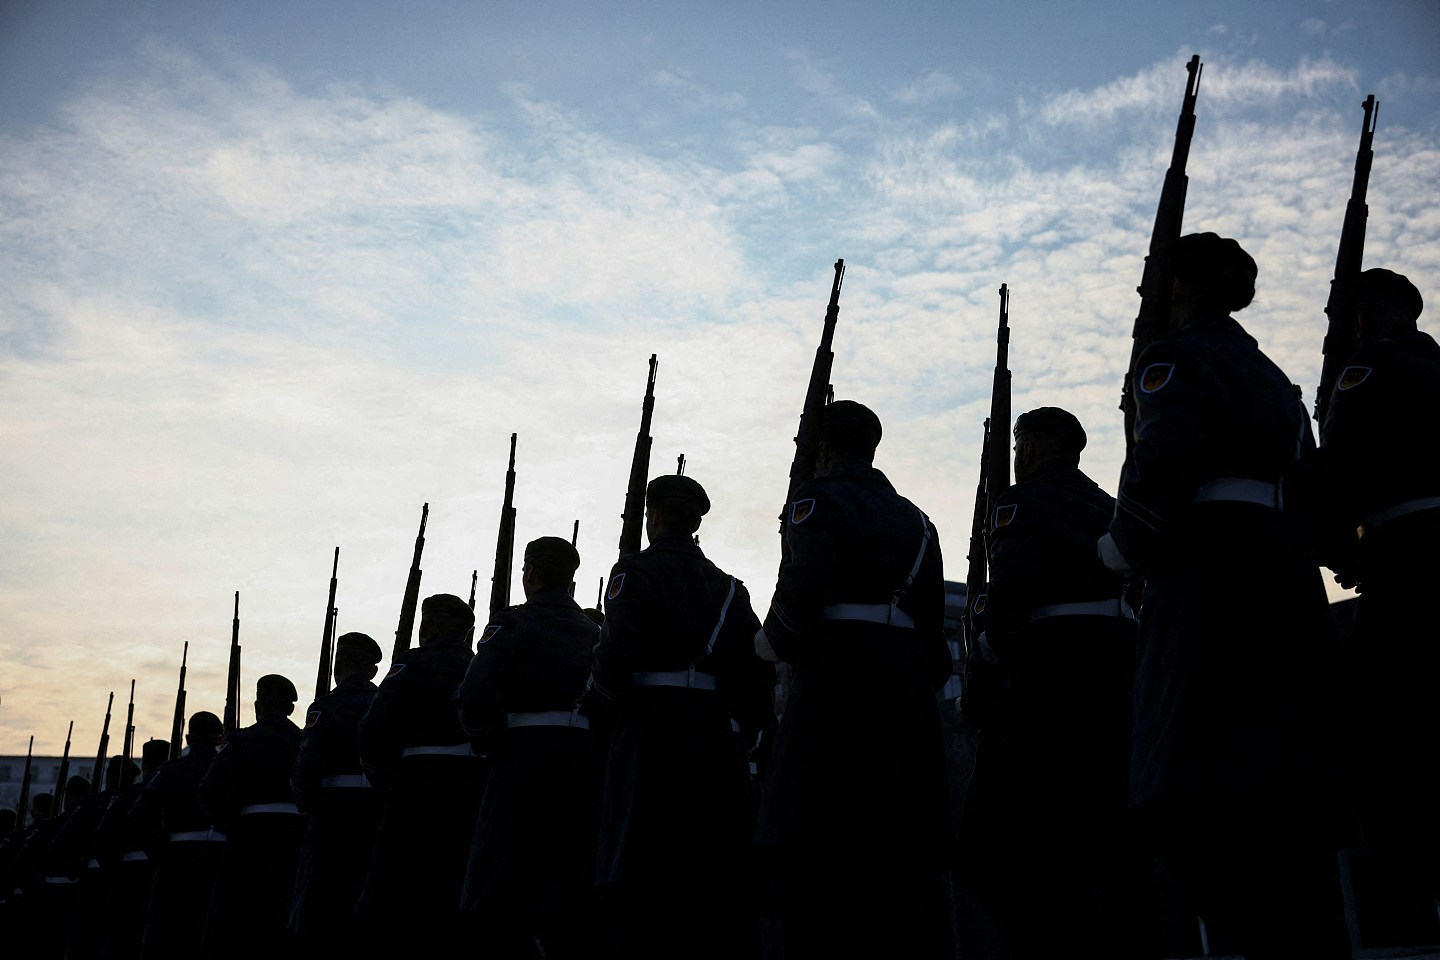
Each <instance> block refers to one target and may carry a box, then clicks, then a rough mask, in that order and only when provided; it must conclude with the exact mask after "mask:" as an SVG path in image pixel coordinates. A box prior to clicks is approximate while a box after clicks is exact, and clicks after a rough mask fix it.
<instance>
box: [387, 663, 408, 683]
mask: <svg viewBox="0 0 1440 960" xmlns="http://www.w3.org/2000/svg"><path fill="white" fill-rule="evenodd" d="M404 669H405V664H403V663H392V664H390V672H389V673H387V674H385V679H386V680H389V679H390V678H391V677H393V676H395V675H396V674H398V673H399V672H400V671H401V670H404Z"/></svg>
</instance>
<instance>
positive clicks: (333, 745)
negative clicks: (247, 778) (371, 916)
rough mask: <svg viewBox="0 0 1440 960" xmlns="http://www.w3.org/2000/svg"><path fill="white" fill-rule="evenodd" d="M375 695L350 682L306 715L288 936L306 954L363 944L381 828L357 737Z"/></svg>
mask: <svg viewBox="0 0 1440 960" xmlns="http://www.w3.org/2000/svg"><path fill="white" fill-rule="evenodd" d="M372 643H373V641H372ZM376 655H377V656H378V655H379V654H378V649H377V654H376ZM375 689H376V688H375V684H373V683H371V682H370V681H369V680H366V679H364V678H362V677H358V676H351V677H346V678H345V679H344V680H341V681H340V682H339V683H338V684H336V685H335V689H333V690H331V691H330V692H329V693H327V694H325V695H324V696H322V697H320V698H319V699H317V700H316V701H315V702H314V703H312V704H311V705H310V707H309V709H308V710H306V711H305V729H304V731H303V733H302V734H301V737H300V750H299V752H298V754H297V755H296V758H295V765H294V767H293V768H292V769H291V771H290V789H291V793H292V795H293V796H294V798H295V804H296V806H297V807H299V809H300V812H301V813H303V814H304V815H305V833H304V836H303V838H302V839H301V843H300V855H299V860H298V862H297V865H296V870H295V896H294V900H293V901H292V903H291V905H290V929H291V930H292V931H294V932H295V933H296V934H297V935H298V936H299V937H300V939H301V942H302V944H304V945H306V946H307V947H308V946H311V945H316V944H319V943H321V942H324V943H328V944H329V945H330V946H331V947H333V948H335V949H339V950H342V951H343V950H344V949H345V944H346V943H347V942H349V943H350V944H351V945H354V944H355V943H356V942H358V938H357V940H349V936H348V934H349V932H350V931H351V930H352V928H353V921H352V915H353V914H354V912H355V903H356V901H357V900H358V899H359V897H360V887H361V884H362V883H363V882H364V880H365V870H366V868H367V867H368V866H369V863H370V853H371V850H372V848H373V847H374V844H375V831H376V829H377V828H378V826H379V823H380V797H379V794H378V793H377V792H376V791H375V789H374V788H373V787H372V786H371V784H370V781H369V779H368V778H367V777H366V776H365V773H364V771H363V770H362V769H361V768H360V746H359V742H358V739H357V730H358V728H359V725H360V718H361V717H363V716H364V715H365V711H366V710H367V709H369V706H370V701H371V700H372V699H374V697H375Z"/></svg>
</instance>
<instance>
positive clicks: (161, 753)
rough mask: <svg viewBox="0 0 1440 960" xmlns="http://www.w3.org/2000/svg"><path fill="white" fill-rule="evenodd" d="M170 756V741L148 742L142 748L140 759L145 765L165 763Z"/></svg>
mask: <svg viewBox="0 0 1440 960" xmlns="http://www.w3.org/2000/svg"><path fill="white" fill-rule="evenodd" d="M169 756H170V741H169V740H146V741H145V745H144V746H142V747H141V748H140V757H141V759H142V760H143V761H144V762H145V763H159V762H163V761H164V760H166V759H167V758H168V757H169Z"/></svg>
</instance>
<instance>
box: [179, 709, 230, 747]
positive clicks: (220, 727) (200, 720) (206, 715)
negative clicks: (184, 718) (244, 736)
mask: <svg viewBox="0 0 1440 960" xmlns="http://www.w3.org/2000/svg"><path fill="white" fill-rule="evenodd" d="M185 729H186V732H188V733H189V734H190V736H192V737H195V738H197V739H201V740H204V739H208V738H210V737H218V736H220V734H222V733H224V732H225V724H224V723H222V722H221V721H220V718H219V717H217V716H215V714H213V713H211V712H210V711H209V710H197V711H195V712H194V713H192V714H190V725H189V726H187V727H186V728H185Z"/></svg>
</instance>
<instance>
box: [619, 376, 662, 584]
mask: <svg viewBox="0 0 1440 960" xmlns="http://www.w3.org/2000/svg"><path fill="white" fill-rule="evenodd" d="M658 365H659V361H658V360H657V359H656V356H655V354H653V353H652V354H650V375H649V376H648V377H647V378H646V380H645V400H644V402H643V403H642V404H641V406H640V431H639V432H638V433H637V434H635V453H634V456H632V457H631V459H630V482H629V483H628V484H627V485H626V487H625V510H624V512H623V513H621V514H620V556H621V557H627V556H629V555H630V554H632V553H639V552H640V532H641V530H642V529H643V527H644V523H645V483H646V481H647V480H649V478H650V446H651V443H652V438H651V436H650V420H651V418H652V416H653V415H654V413H655V368H656V367H657V366H658Z"/></svg>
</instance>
